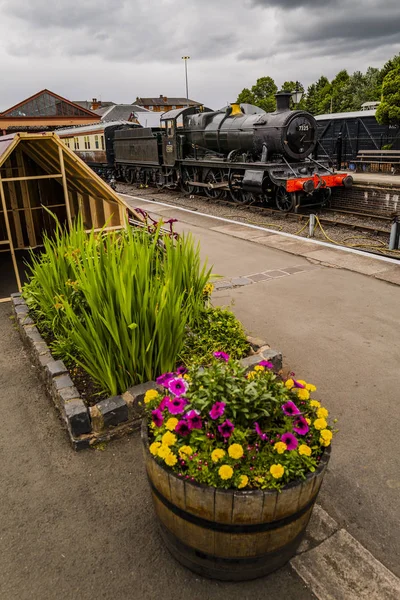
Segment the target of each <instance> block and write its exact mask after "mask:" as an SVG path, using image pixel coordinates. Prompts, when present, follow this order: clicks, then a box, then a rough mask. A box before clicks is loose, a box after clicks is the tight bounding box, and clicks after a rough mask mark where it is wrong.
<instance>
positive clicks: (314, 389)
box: [306, 383, 317, 392]
mask: <svg viewBox="0 0 400 600" xmlns="http://www.w3.org/2000/svg"><path fill="white" fill-rule="evenodd" d="M306 390H308V391H309V392H316V391H317V388H316V387H315V385H313V384H312V383H307V384H306Z"/></svg>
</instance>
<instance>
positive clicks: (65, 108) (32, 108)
mask: <svg viewBox="0 0 400 600" xmlns="http://www.w3.org/2000/svg"><path fill="white" fill-rule="evenodd" d="M86 116H90V117H93V118H96V115H95V114H94V113H93V112H92V111H91V110H88V109H87V108H83V107H82V106H79V105H78V104H76V103H74V102H71V101H70V100H67V99H66V98H63V97H62V96H58V94H55V93H54V92H51V91H50V90H47V89H44V90H41V91H40V92H37V93H36V94H33V96H29V98H26V99H25V100H22V102H19V103H18V104H15V105H14V106H11V108H8V109H7V110H4V111H3V112H0V117H8V118H20V117H29V118H37V119H43V117H86Z"/></svg>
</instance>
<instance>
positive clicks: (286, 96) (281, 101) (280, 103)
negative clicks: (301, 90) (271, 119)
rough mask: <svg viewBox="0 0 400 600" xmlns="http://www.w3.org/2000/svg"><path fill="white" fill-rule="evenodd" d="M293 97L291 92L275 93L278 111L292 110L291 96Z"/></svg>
mask: <svg viewBox="0 0 400 600" xmlns="http://www.w3.org/2000/svg"><path fill="white" fill-rule="evenodd" d="M291 97H292V93H291V92H278V93H277V94H275V98H276V112H285V111H287V110H290V108H289V107H290V98H291Z"/></svg>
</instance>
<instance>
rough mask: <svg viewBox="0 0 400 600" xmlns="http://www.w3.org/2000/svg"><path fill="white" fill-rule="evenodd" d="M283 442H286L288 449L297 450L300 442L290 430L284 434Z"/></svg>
mask: <svg viewBox="0 0 400 600" xmlns="http://www.w3.org/2000/svg"><path fill="white" fill-rule="evenodd" d="M281 442H283V443H284V444H286V446H287V449H288V450H296V448H297V446H298V444H299V442H298V439H297V438H296V437H295V436H294V435H293V433H290V432H288V433H284V434H283V436H282V437H281Z"/></svg>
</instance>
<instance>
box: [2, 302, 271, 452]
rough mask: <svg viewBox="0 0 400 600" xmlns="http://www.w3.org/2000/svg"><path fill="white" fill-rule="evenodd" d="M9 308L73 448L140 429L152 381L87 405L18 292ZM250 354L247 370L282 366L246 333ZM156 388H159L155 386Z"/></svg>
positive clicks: (262, 345)
mask: <svg viewBox="0 0 400 600" xmlns="http://www.w3.org/2000/svg"><path fill="white" fill-rule="evenodd" d="M11 297H12V309H13V313H14V316H15V321H16V324H17V327H18V331H19V333H20V336H21V338H22V341H23V343H24V345H25V347H26V348H27V350H28V353H29V356H30V358H31V360H32V362H33V364H34V365H35V366H36V368H37V372H38V374H39V376H40V378H41V380H42V382H43V384H44V386H45V388H46V391H47V393H48V394H49V396H50V397H51V398H52V400H53V402H54V404H55V406H56V407H57V409H58V410H59V413H60V416H61V419H62V421H63V423H64V424H65V426H66V428H67V431H68V434H69V438H70V441H71V444H72V446H73V448H74V449H75V450H80V449H82V448H89V447H90V446H93V445H94V444H97V443H99V442H103V441H108V440H110V439H112V438H116V437H120V436H122V435H125V434H127V433H131V432H132V431H135V430H138V429H140V426H141V420H142V417H143V399H144V395H145V393H146V391H147V390H150V389H157V388H158V386H157V384H156V383H155V382H154V381H147V382H146V383H141V384H139V385H135V386H133V387H131V388H129V389H128V390H127V391H126V392H125V393H123V394H122V395H119V396H111V397H110V398H106V399H105V400H100V401H99V402H97V403H96V404H95V405H94V406H91V407H87V406H86V404H85V403H84V401H83V399H82V398H81V396H80V394H79V392H78V390H77V389H76V387H75V385H74V383H73V381H72V379H71V377H70V376H69V373H68V369H67V368H66V366H65V365H64V363H63V361H62V360H55V359H54V358H53V356H52V355H51V352H50V349H49V347H48V346H47V344H46V342H45V341H44V339H43V338H42V336H41V335H40V333H39V331H38V329H37V327H36V325H35V323H34V321H33V320H32V319H31V317H30V316H29V314H28V313H29V311H28V306H27V305H26V303H25V300H24V299H23V298H22V296H21V294H12V295H11ZM247 339H248V341H249V344H250V355H249V356H248V357H246V358H244V359H242V361H241V363H242V365H243V366H244V367H246V369H247V370H251V369H252V368H254V367H255V366H256V365H257V364H258V363H259V362H261V361H262V360H269V361H270V362H272V364H273V365H274V370H275V371H279V370H280V369H281V368H282V354H281V353H280V352H276V351H274V350H272V349H271V348H270V347H269V346H268V344H267V343H266V342H264V341H263V340H260V339H259V338H253V337H248V338H247ZM158 389H160V391H162V390H163V388H158Z"/></svg>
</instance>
